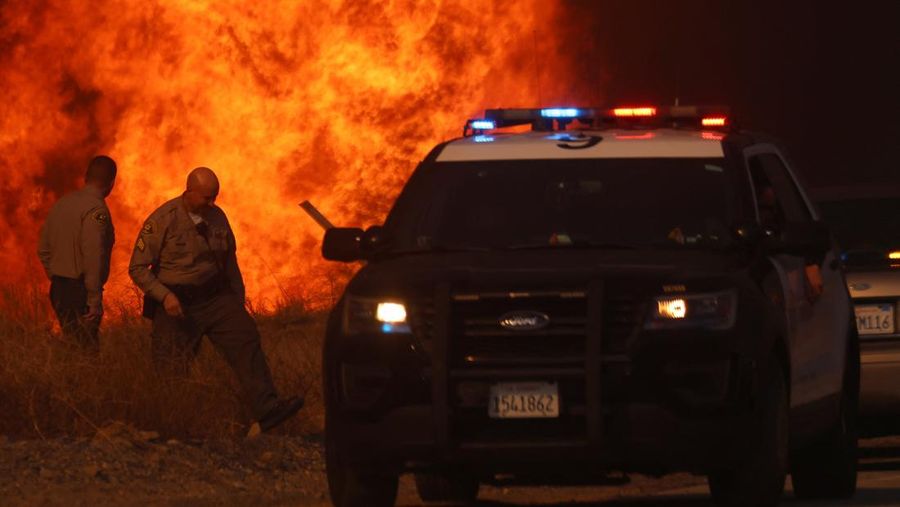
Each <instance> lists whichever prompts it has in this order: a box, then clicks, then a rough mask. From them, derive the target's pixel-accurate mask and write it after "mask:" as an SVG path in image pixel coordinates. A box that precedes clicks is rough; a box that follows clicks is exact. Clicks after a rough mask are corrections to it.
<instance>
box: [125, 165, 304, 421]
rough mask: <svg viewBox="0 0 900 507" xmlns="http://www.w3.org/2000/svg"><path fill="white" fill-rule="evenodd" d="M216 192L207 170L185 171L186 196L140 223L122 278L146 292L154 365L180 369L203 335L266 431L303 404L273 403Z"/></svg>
mask: <svg viewBox="0 0 900 507" xmlns="http://www.w3.org/2000/svg"><path fill="white" fill-rule="evenodd" d="M218 194H219V180H218V178H217V177H216V175H215V173H213V171H212V170H211V169H209V168H206V167H198V168H196V169H194V170H193V171H191V173H190V175H188V178H187V189H186V190H185V192H184V193H183V194H182V195H180V196H179V197H176V198H175V199H172V200H170V201H169V202H167V203H165V204H163V205H162V206H160V207H159V208H158V209H157V210H156V211H154V212H153V213H152V214H150V217H149V218H148V219H147V220H146V221H145V222H144V226H143V228H142V229H141V232H140V234H139V235H138V238H137V241H136V242H135V245H134V252H133V253H132V255H131V263H130V265H129V267H128V273H129V274H130V275H131V279H132V280H134V283H136V284H137V286H138V287H140V289H141V290H142V291H143V292H144V294H145V296H144V316H145V317H147V318H150V319H152V320H153V342H152V348H153V356H154V360H155V361H156V363H157V365H158V366H159V367H169V368H173V367H174V368H176V369H178V370H180V371H182V372H184V371H186V369H187V366H188V364H189V362H190V360H191V359H192V358H193V357H194V355H196V353H197V352H198V350H199V348H200V341H201V339H202V337H203V335H206V336H207V337H208V338H209V340H210V341H211V342H212V344H213V345H214V346H215V347H216V348H217V349H218V350H219V352H221V353H222V355H223V356H224V357H225V359H226V361H227V362H228V364H229V365H230V366H231V368H232V369H233V370H234V372H235V374H236V375H237V378H238V381H239V382H240V384H241V387H242V390H243V394H244V397H245V401H246V402H247V403H248V405H249V406H250V409H251V411H252V413H253V416H254V418H255V419H256V421H257V423H258V425H259V429H260V430H261V431H268V430H270V429H272V428H274V427H275V426H277V425H278V424H280V423H282V422H284V421H285V420H287V419H288V418H290V417H291V416H293V415H294V414H296V413H297V411H298V410H299V409H300V408H301V407H302V406H303V399H302V398H300V397H296V396H295V397H291V398H287V399H283V400H279V399H278V396H277V394H276V392H275V386H274V384H273V383H272V375H271V373H270V372H269V365H268V364H267V363H266V358H265V356H264V355H263V351H262V347H261V346H260V337H259V331H258V330H257V328H256V323H255V322H254V320H253V318H252V317H251V316H250V314H249V313H247V310H246V308H245V307H244V282H243V279H242V277H241V270H240V268H239V267H238V262H237V256H236V253H235V252H236V244H235V238H234V234H233V232H232V230H231V226H230V225H229V223H228V218H227V217H226V216H225V212H223V211H222V209H221V208H219V207H218V206H216V205H215V204H214V203H215V200H216V197H217V196H218ZM251 431H252V430H251Z"/></svg>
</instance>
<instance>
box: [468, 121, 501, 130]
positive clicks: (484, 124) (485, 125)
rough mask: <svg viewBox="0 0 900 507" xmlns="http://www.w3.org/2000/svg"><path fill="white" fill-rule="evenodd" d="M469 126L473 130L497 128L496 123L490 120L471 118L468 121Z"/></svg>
mask: <svg viewBox="0 0 900 507" xmlns="http://www.w3.org/2000/svg"><path fill="white" fill-rule="evenodd" d="M469 126H470V127H472V129H473V130H493V129H495V128H497V124H496V123H494V122H493V121H491V120H472V121H471V122H469Z"/></svg>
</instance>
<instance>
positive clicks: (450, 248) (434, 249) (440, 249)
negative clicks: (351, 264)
mask: <svg viewBox="0 0 900 507" xmlns="http://www.w3.org/2000/svg"><path fill="white" fill-rule="evenodd" d="M492 250H494V249H493V248H488V247H483V246H466V245H434V246H430V247H423V248H410V249H407V250H385V251H383V252H379V253H382V254H386V255H406V254H428V253H459V252H490V251H492Z"/></svg>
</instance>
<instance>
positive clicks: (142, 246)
mask: <svg viewBox="0 0 900 507" xmlns="http://www.w3.org/2000/svg"><path fill="white" fill-rule="evenodd" d="M134 247H135V248H137V250H138V251H139V252H143V251H144V249H145V248H147V245H145V244H144V237H143V236H138V239H137V243H135V245H134Z"/></svg>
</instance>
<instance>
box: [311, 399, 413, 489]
mask: <svg viewBox="0 0 900 507" xmlns="http://www.w3.org/2000/svg"><path fill="white" fill-rule="evenodd" d="M331 433H333V432H330V431H329V429H328V419H327V417H326V422H325V473H326V476H327V479H328V493H329V495H330V497H331V503H332V505H334V506H335V507H392V506H393V505H394V503H395V502H396V501H397V486H398V483H399V475H398V474H397V473H392V472H390V471H389V470H383V469H379V468H378V467H374V466H373V467H366V468H361V467H358V466H352V465H351V464H349V463H347V461H346V460H345V459H344V456H343V451H342V449H341V448H340V445H339V444H338V443H337V441H336V440H335V438H334V437H333V436H332V435H331Z"/></svg>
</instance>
